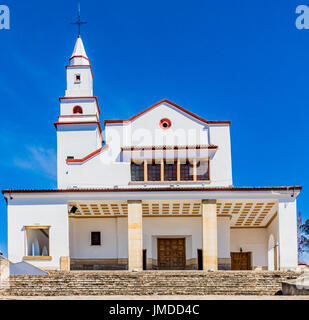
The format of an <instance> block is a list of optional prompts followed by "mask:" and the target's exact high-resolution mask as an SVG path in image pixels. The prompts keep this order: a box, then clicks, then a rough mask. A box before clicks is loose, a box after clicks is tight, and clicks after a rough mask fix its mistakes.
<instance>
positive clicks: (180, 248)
mask: <svg viewBox="0 0 309 320" xmlns="http://www.w3.org/2000/svg"><path fill="white" fill-rule="evenodd" d="M157 245H158V268H159V269H160V270H184V269H185V267H186V245H185V238H179V239H158V243H157Z"/></svg>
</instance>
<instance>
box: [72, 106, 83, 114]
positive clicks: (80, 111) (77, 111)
mask: <svg viewBox="0 0 309 320" xmlns="http://www.w3.org/2000/svg"><path fill="white" fill-rule="evenodd" d="M73 113H74V114H76V113H81V114H82V113H83V108H82V107H81V106H75V107H74V108H73Z"/></svg>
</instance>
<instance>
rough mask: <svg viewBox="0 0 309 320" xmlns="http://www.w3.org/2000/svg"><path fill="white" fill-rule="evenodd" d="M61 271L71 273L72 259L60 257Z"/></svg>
mask: <svg viewBox="0 0 309 320" xmlns="http://www.w3.org/2000/svg"><path fill="white" fill-rule="evenodd" d="M60 271H70V257H60Z"/></svg>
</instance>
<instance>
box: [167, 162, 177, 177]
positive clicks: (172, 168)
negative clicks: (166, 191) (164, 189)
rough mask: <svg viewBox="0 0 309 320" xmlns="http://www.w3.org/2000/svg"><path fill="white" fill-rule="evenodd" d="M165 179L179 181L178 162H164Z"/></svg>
mask: <svg viewBox="0 0 309 320" xmlns="http://www.w3.org/2000/svg"><path fill="white" fill-rule="evenodd" d="M164 180H165V181H177V162H174V163H167V162H165V163H164Z"/></svg>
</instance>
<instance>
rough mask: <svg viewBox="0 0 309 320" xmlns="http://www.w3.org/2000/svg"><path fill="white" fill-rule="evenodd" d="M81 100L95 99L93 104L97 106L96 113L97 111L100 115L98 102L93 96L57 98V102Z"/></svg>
mask: <svg viewBox="0 0 309 320" xmlns="http://www.w3.org/2000/svg"><path fill="white" fill-rule="evenodd" d="M75 99H76V100H83V99H87V100H89V99H95V102H96V104H97V108H98V111H99V114H101V111H100V108H99V102H98V98H97V97H95V96H92V97H91V96H89V97H59V101H61V100H75Z"/></svg>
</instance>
